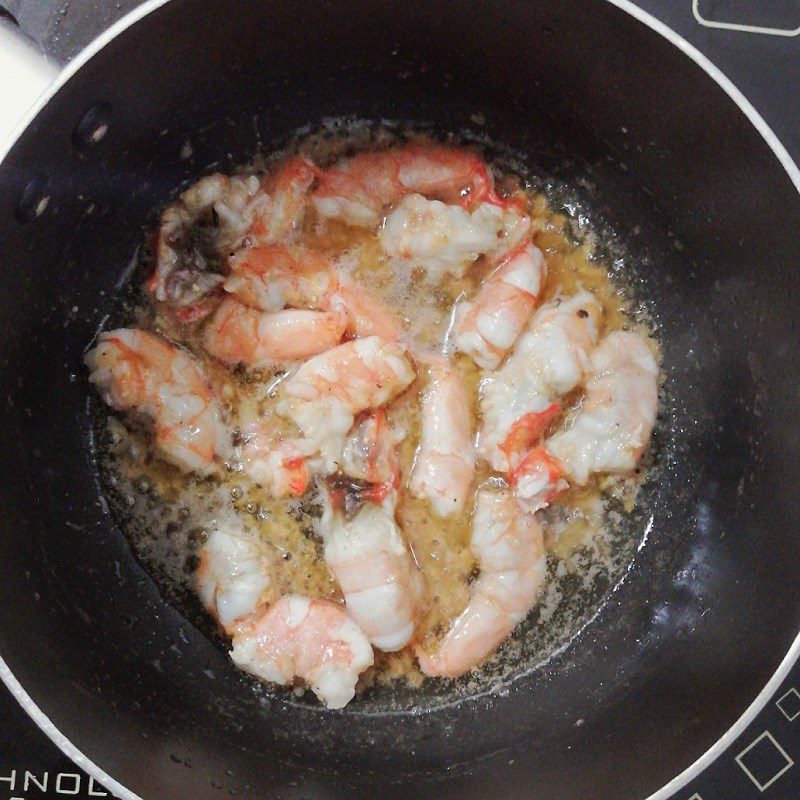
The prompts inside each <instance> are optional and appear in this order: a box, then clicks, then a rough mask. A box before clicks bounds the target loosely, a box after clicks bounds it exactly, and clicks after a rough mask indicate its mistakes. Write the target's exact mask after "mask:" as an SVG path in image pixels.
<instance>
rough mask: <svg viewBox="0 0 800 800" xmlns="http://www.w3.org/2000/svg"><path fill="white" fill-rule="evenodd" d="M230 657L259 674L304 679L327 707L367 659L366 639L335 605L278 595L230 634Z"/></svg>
mask: <svg viewBox="0 0 800 800" xmlns="http://www.w3.org/2000/svg"><path fill="white" fill-rule="evenodd" d="M231 658H232V659H233V661H234V662H235V663H236V664H238V665H239V666H240V667H242V669H245V670H247V671H248V672H251V673H252V674H254V675H256V676H258V677H259V678H262V679H264V680H268V681H273V682H274V683H279V684H283V685H286V684H290V683H292V681H293V680H294V679H295V678H300V679H301V680H303V681H305V682H306V683H307V684H308V686H309V687H310V688H311V690H312V691H313V692H314V694H316V695H317V697H318V698H319V699H320V700H321V701H322V702H323V703H325V704H326V705H327V706H328V708H343V707H344V706H346V705H347V704H348V703H349V702H350V700H352V699H353V697H354V695H355V687H356V682H357V681H358V676H359V675H360V674H361V673H362V672H363V671H364V670H365V669H367V667H369V666H371V665H372V662H373V655H372V647H370V643H369V640H368V639H367V637H366V636H365V635H364V633H363V632H362V631H361V629H360V628H359V627H358V625H356V623H355V622H353V620H352V619H351V618H350V616H349V615H348V613H347V611H346V610H345V609H344V608H343V607H342V606H340V605H336V604H335V603H330V602H328V601H325V600H310V599H309V598H307V597H299V596H297V595H289V596H286V597H282V598H281V599H280V600H278V601H277V602H276V603H275V604H274V605H272V606H271V607H270V608H268V609H267V610H266V611H265V612H264V613H262V614H260V615H256V616H255V617H254V618H253V619H252V621H251V622H250V624H249V625H248V626H246V627H244V628H243V629H242V630H240V631H239V632H238V633H236V635H235V636H234V637H233V649H232V650H231Z"/></svg>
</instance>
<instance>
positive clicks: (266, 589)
mask: <svg viewBox="0 0 800 800" xmlns="http://www.w3.org/2000/svg"><path fill="white" fill-rule="evenodd" d="M195 583H196V585H197V591H198V593H199V595H200V599H201V600H202V602H203V605H204V606H205V607H206V608H207V609H208V611H209V612H210V613H211V614H212V615H213V616H214V617H215V618H216V619H217V621H218V622H219V623H220V625H222V627H223V628H224V629H225V630H226V631H227V632H228V633H229V634H233V633H235V632H236V631H237V630H238V629H239V626H240V625H241V624H242V622H243V621H244V620H245V619H246V618H247V617H249V616H251V615H252V614H254V613H255V612H256V610H257V609H259V608H261V607H262V606H264V605H266V604H268V603H269V602H271V601H272V600H273V599H274V590H273V587H272V581H271V578H270V559H269V556H268V553H267V551H266V549H265V548H264V546H263V545H262V544H261V542H260V541H259V540H258V538H257V537H255V536H252V535H250V534H247V533H246V532H245V531H244V530H242V529H240V528H238V527H235V526H232V525H223V526H221V527H218V528H215V529H214V530H213V531H212V532H211V533H210V535H209V537H208V539H207V540H206V542H205V544H204V545H203V547H202V550H201V551H200V564H199V565H198V567H197V570H196V572H195Z"/></svg>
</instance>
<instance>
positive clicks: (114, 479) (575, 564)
mask: <svg viewBox="0 0 800 800" xmlns="http://www.w3.org/2000/svg"><path fill="white" fill-rule="evenodd" d="M420 136H425V137H426V138H433V137H434V136H435V137H436V138H437V139H439V140H442V141H446V142H448V143H452V144H455V145H461V146H468V147H471V148H477V149H478V150H479V151H480V152H481V154H482V155H483V157H484V158H485V159H486V161H487V163H489V164H490V165H491V167H492V169H493V171H494V172H495V174H496V175H498V176H514V177H515V178H518V179H519V180H520V181H521V182H522V184H523V186H525V187H526V189H528V190H529V191H531V192H532V193H535V194H537V195H539V194H541V195H543V196H544V197H546V198H547V201H548V205H549V206H550V208H551V209H553V211H555V212H558V213H560V214H562V215H563V216H564V217H565V218H566V221H565V223H564V228H565V230H566V231H567V236H568V237H569V239H570V240H571V243H572V244H573V245H574V246H576V247H578V246H580V245H581V244H582V243H583V242H585V241H586V240H587V239H590V240H591V241H592V242H593V243H594V247H593V256H592V261H593V262H597V263H599V264H602V265H603V266H604V267H605V268H606V270H607V271H608V272H609V274H610V275H611V276H612V278H613V280H614V283H615V285H616V286H617V287H618V288H619V289H620V292H621V294H622V296H623V298H624V299H625V301H627V303H628V304H629V307H630V312H629V313H630V316H631V319H632V320H633V321H635V322H637V323H640V324H643V325H646V326H647V327H648V329H650V330H652V331H657V330H658V304H657V301H655V299H654V298H652V297H648V296H647V295H646V289H644V288H643V287H646V282H645V281H644V280H643V276H644V275H646V274H647V271H648V270H649V269H653V266H654V265H653V262H652V261H651V260H650V259H649V258H648V257H644V258H643V259H641V260H640V259H637V258H636V257H635V256H634V255H632V253H631V248H630V245H629V244H628V242H627V241H626V238H625V237H624V236H622V235H620V234H619V233H618V232H617V231H615V230H613V229H612V228H611V227H610V226H609V225H608V224H607V223H605V222H604V220H603V219H602V218H601V217H599V216H598V215H595V214H594V213H593V211H592V209H591V197H590V194H589V193H588V192H587V191H586V190H585V188H582V187H581V186H580V185H571V184H569V183H567V182H565V181H563V180H558V179H556V178H554V177H553V176H552V175H544V174H537V173H536V172H534V171H533V170H532V169H531V167H530V165H529V164H528V159H527V157H526V155H525V154H524V153H520V152H514V151H513V150H511V149H510V148H509V147H507V146H504V145H503V144H500V143H498V142H494V141H491V140H489V139H488V138H487V137H486V135H485V134H482V133H480V132H479V129H478V128H472V129H465V130H461V131H458V132H453V131H444V132H442V131H437V130H433V129H432V128H431V127H430V126H421V125H419V123H417V124H414V123H412V122H408V121H402V122H400V121H397V122H388V121H386V120H383V121H381V123H375V122H371V121H369V120H359V119H338V120H326V121H325V123H322V124H318V125H316V126H314V127H310V126H306V127H305V128H304V129H303V130H302V131H296V132H294V133H293V134H292V135H291V136H290V137H288V138H287V139H284V140H282V141H279V142H275V143H273V145H272V146H271V147H269V148H265V149H264V150H263V151H262V152H258V153H255V154H254V158H253V165H252V166H253V168H254V169H258V167H259V166H261V165H263V164H267V166H268V163H269V161H270V160H272V159H273V158H275V157H276V154H277V156H283V155H284V154H293V153H296V152H300V153H302V154H304V155H307V156H309V157H313V158H314V159H315V161H316V163H318V164H319V165H321V166H326V165H327V164H328V163H330V162H331V161H332V160H333V159H335V158H336V157H339V156H341V155H349V154H352V153H354V152H357V151H359V150H363V149H365V148H373V147H386V146H392V145H394V144H398V143H400V142H402V141H404V140H408V139H409V138H418V137H420ZM182 188H184V187H176V190H177V189H182ZM152 216H153V218H157V216H158V213H154V214H153V215H152ZM154 224H157V223H154ZM142 241H143V246H142V247H140V248H139V249H138V250H137V252H136V253H135V254H132V256H131V268H130V269H129V270H128V274H127V276H126V277H125V278H124V280H123V282H122V286H121V288H120V291H119V293H118V294H117V295H116V296H112V297H109V298H108V304H107V313H104V315H103V318H104V323H103V328H104V329H106V330H111V329H114V328H117V327H125V326H129V325H134V326H135V325H137V324H141V320H142V319H143V318H144V317H145V316H146V314H147V299H146V297H145V291H144V288H143V287H144V285H145V283H146V280H147V278H148V277H149V274H150V272H151V271H152V269H153V266H152V254H151V252H150V248H149V246H148V242H149V241H151V236H148V235H146V234H144V233H143V237H142ZM368 288H369V287H368ZM656 335H657V334H656ZM660 405H661V408H662V412H661V413H660V414H659V417H658V426H657V430H656V431H655V434H654V445H653V446H652V447H651V448H650V449H649V451H648V453H647V454H646V455H645V458H644V460H643V465H642V469H643V472H644V474H645V475H646V477H645V479H644V486H643V488H642V489H641V490H640V491H639V492H638V496H637V499H636V504H635V507H634V508H633V510H632V511H630V510H627V511H626V510H625V508H624V507H623V503H622V502H621V501H620V500H615V499H613V498H610V499H608V500H607V502H606V504H605V510H604V512H603V515H602V526H601V530H600V531H598V535H596V536H591V537H588V538H587V537H586V536H584V539H583V541H580V542H578V544H577V546H576V547H575V548H572V549H571V550H569V551H567V552H566V553H563V554H560V555H556V553H555V552H554V551H553V550H551V553H550V558H549V563H548V577H547V583H546V586H545V589H544V592H543V596H542V597H541V599H540V601H539V602H538V603H537V604H536V605H535V607H534V610H533V611H532V612H531V614H530V615H529V616H528V618H527V619H526V620H525V621H524V622H523V623H522V624H521V625H520V626H519V627H518V628H517V629H516V631H515V633H514V635H513V636H512V637H510V639H509V640H508V641H507V642H506V643H505V644H504V645H503V646H502V647H501V648H500V650H499V651H498V652H497V653H496V654H495V655H494V656H493V657H492V658H490V659H489V661H488V662H487V663H485V664H484V665H483V666H482V667H481V668H480V669H478V670H476V671H473V672H471V673H468V674H467V675H465V676H462V677H461V678H459V679H458V680H456V681H444V680H425V681H424V682H423V683H422V686H421V687H419V686H417V685H413V684H412V685H409V684H408V683H407V681H406V679H405V676H403V677H401V678H399V679H390V678H387V679H384V680H380V679H379V680H377V681H375V680H374V679H373V680H371V681H369V682H368V687H367V688H365V689H362V690H361V691H360V692H359V694H358V697H357V699H356V701H355V703H354V708H358V707H360V708H361V709H362V710H363V711H365V712H369V713H380V712H403V711H405V712H418V711H419V710H420V709H422V708H427V709H432V708H435V707H437V706H440V705H443V704H448V703H453V702H457V701H458V700H460V699H463V698H464V697H468V696H470V695H476V694H483V693H486V692H501V691H503V688H504V686H505V685H506V684H507V683H508V682H509V681H511V680H513V679H514V678H515V677H517V676H520V675H523V674H525V675H530V674H532V673H534V672H535V671H536V670H538V669H540V668H542V667H543V666H544V665H545V664H546V663H547V661H548V660H549V659H550V658H551V657H552V656H553V654H554V653H556V652H558V651H559V650H562V649H564V648H565V647H567V646H568V645H569V643H570V641H571V640H572V639H573V638H574V636H575V635H576V634H577V633H578V632H579V631H582V630H584V629H585V628H586V627H587V626H588V625H590V623H591V620H592V619H593V618H594V617H596V616H597V615H598V614H599V613H600V612H601V609H602V607H603V605H604V604H605V602H606V600H607V599H608V597H609V596H610V594H611V593H612V592H613V591H614V590H615V589H616V587H617V586H618V584H619V582H620V581H622V580H623V579H624V578H625V576H626V575H627V574H628V572H629V571H630V570H631V569H632V568H633V567H634V557H635V555H636V553H637V552H638V551H640V550H641V549H642V547H644V546H645V544H646V539H647V536H648V533H649V531H650V529H651V528H652V527H653V524H654V516H655V514H656V513H658V496H659V493H660V492H663V491H664V486H665V480H668V476H666V475H664V473H665V469H664V464H666V463H667V462H668V461H670V460H674V458H673V456H674V452H670V448H672V450H673V451H674V449H675V445H676V437H675V435H674V433H675V431H676V430H677V425H676V421H675V417H674V416H673V415H672V414H671V413H670V411H672V410H673V409H672V406H673V405H674V403H673V399H672V394H671V385H670V382H669V381H665V382H664V385H663V387H662V391H661V397H660ZM87 409H88V411H89V414H90V416H91V417H92V421H91V422H90V423H89V425H90V427H91V428H92V430H93V440H92V441H93V443H94V445H95V459H96V461H97V467H98V474H99V478H100V480H99V484H100V485H101V486H102V489H103V498H104V500H105V501H107V502H108V504H109V507H110V509H111V511H112V515H113V517H114V520H115V521H116V523H117V525H118V526H119V527H120V529H121V530H122V531H123V532H124V533H125V535H126V537H127V538H128V539H129V541H130V543H131V545H132V547H133V550H134V553H135V555H136V557H137V559H138V560H139V561H140V563H141V564H142V565H143V567H144V568H145V569H146V570H147V571H148V572H149V573H150V575H151V576H152V577H153V579H154V580H155V582H156V584H157V586H158V588H159V591H160V592H161V594H162V596H164V598H165V599H166V600H167V601H168V602H170V603H171V604H172V605H173V606H174V607H175V608H176V609H177V610H179V612H180V613H181V614H182V615H183V616H185V617H186V618H187V619H188V620H190V621H191V622H192V623H193V624H194V625H196V626H197V627H198V628H199V629H200V630H201V631H203V632H204V633H205V634H206V635H207V636H208V637H209V638H210V639H211V640H212V641H214V642H215V644H216V645H217V647H219V648H220V649H221V650H222V651H223V652H227V649H228V642H227V641H226V640H225V639H224V638H223V637H222V636H221V635H220V634H219V632H218V630H217V628H216V626H215V624H214V623H213V620H211V618H210V617H209V615H208V614H206V613H205V612H204V611H203V609H202V608H201V606H200V604H199V602H198V600H197V598H196V595H195V593H194V591H193V577H192V576H193V570H194V568H195V566H196V564H197V559H198V550H199V547H198V541H199V538H198V534H202V529H203V525H204V522H205V521H207V519H208V518H209V514H211V515H218V514H219V513H222V514H223V515H224V513H225V510H226V509H227V508H228V506H229V505H230V501H229V500H228V499H227V498H223V499H222V501H220V499H219V492H218V491H216V490H215V489H205V485H204V489H205V490H204V491H203V490H201V492H200V493H199V496H198V497H197V499H196V501H195V502H188V503H185V504H177V505H176V504H175V503H169V502H167V501H165V500H164V499H163V497H161V496H159V495H158V493H157V492H154V490H153V486H152V485H151V484H152V482H148V481H147V480H146V479H142V478H139V477H138V476H137V475H135V474H134V475H133V476H132V475H131V471H130V469H128V470H125V469H124V468H122V466H121V464H120V459H119V457H118V454H119V452H120V449H121V448H120V442H119V436H120V432H121V435H122V436H123V437H125V442H126V443H129V444H126V446H127V447H128V448H129V449H130V448H131V447H132V448H133V449H134V450H136V451H141V450H144V449H145V448H146V446H147V444H146V443H147V434H146V431H144V432H142V433H143V435H134V436H128V434H127V432H126V431H125V429H124V428H122V427H121V426H120V425H118V424H116V422H115V421H116V419H117V417H116V416H114V415H113V414H112V413H110V412H109V410H108V409H107V408H106V407H105V406H104V405H103V404H102V403H100V402H99V401H98V400H97V399H95V398H94V397H93V398H92V401H90V402H89V404H88V406H87ZM662 448H663V450H662ZM129 460H130V459H129ZM183 483H184V485H186V484H188V485H189V486H190V487H191V485H192V484H193V481H192V479H191V478H189V479H187V480H186V481H183ZM206 483H208V482H206ZM209 495H210V497H211V498H212V499H209ZM185 496H186V495H185ZM188 496H189V497H191V491H190V493H189V494H188ZM313 504H314V498H313V497H312V498H311V499H310V500H306V503H305V507H306V508H307V507H309V506H312V507H313ZM181 505H183V508H182V507H181ZM189 509H192V511H191V512H190V511H189ZM306 513H307V512H306ZM303 518H304V519H305V520H308V522H307V523H306V524H307V529H306V530H307V536H308V538H309V539H310V540H312V541H314V542H315V545H316V546H317V549H319V547H321V541H320V540H319V536H318V533H317V532H316V531H315V529H314V527H313V524H312V520H311V517H308V516H304V517H303ZM557 518H558V515H557V514H553V513H550V514H549V515H548V514H545V515H544V517H543V520H544V523H543V524H544V525H545V530H546V531H547V529H548V526H550V525H554V524H555V522H556V520H557ZM548 519H549V522H548ZM552 541H553V543H554V544H555V542H556V541H557V540H556V539H553V540H552ZM433 588H434V589H435V587H433ZM379 658H380V656H379ZM385 658H386V657H384V659H385ZM384 669H386V667H385V668H384ZM417 674H418V673H416V670H415V669H414V670H413V673H412V675H413V677H414V678H415V680H414V684H416V683H417V682H418V679H417V678H416V675H417ZM243 679H245V680H250V679H249V678H243ZM251 683H252V687H253V690H254V691H255V692H257V693H260V694H263V695H264V696H273V697H278V698H281V699H282V700H283V701H284V702H291V703H298V702H299V703H309V704H311V705H312V706H313V705H315V704H316V701H315V700H314V697H313V694H311V693H310V692H305V693H303V690H302V689H299V688H296V689H291V688H282V687H277V686H274V685H270V684H263V683H259V682H258V681H256V680H255V679H252V680H251ZM369 684H371V685H369Z"/></svg>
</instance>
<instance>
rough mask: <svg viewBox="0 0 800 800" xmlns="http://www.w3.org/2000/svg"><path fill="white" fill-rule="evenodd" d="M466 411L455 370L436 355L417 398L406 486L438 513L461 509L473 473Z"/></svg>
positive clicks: (457, 374)
mask: <svg viewBox="0 0 800 800" xmlns="http://www.w3.org/2000/svg"><path fill="white" fill-rule="evenodd" d="M470 416H471V410H470V406H469V399H468V397H467V392H466V389H465V388H464V385H463V382H462V380H461V377H460V375H459V373H458V372H457V370H456V369H455V368H454V367H453V366H452V365H451V364H450V363H449V362H447V361H444V360H435V361H433V362H432V364H431V368H430V382H429V384H428V388H427V389H426V391H425V394H424V395H423V399H422V431H421V434H420V444H419V448H418V449H417V453H416V456H415V458H414V468H413V470H412V472H411V478H410V480H409V489H410V490H411V492H412V494H414V495H415V496H416V497H419V498H422V499H427V500H429V501H430V503H431V505H432V506H433V509H434V510H435V511H436V513H437V514H438V515H439V516H441V517H444V516H447V515H449V514H454V513H456V512H458V511H460V510H461V509H462V508H463V506H464V502H465V501H466V498H467V494H468V492H469V487H470V484H471V483H472V477H473V475H474V474H475V444H474V442H473V438H472V430H471V429H470Z"/></svg>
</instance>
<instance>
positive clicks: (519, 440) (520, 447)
mask: <svg viewBox="0 0 800 800" xmlns="http://www.w3.org/2000/svg"><path fill="white" fill-rule="evenodd" d="M560 413H561V404H560V403H551V404H550V405H549V406H548V407H547V408H545V409H544V410H543V411H531V412H529V413H527V414H523V415H522V416H521V417H520V418H519V419H518V420H517V421H516V422H515V423H514V424H513V425H512V426H511V428H510V429H509V431H508V435H507V436H506V438H505V439H504V440H503V442H502V444H500V449H501V450H502V451H503V452H504V453H505V455H506V457H507V458H508V459H509V461H511V459H512V457H515V456H520V455H521V454H523V453H525V452H526V451H528V450H530V449H531V447H533V445H534V444H536V442H538V441H539V440H540V439H541V438H542V436H544V434H545V432H546V431H547V429H548V428H549V427H550V425H551V424H552V423H553V420H554V419H555V418H556V417H557V416H558V415H559V414H560Z"/></svg>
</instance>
